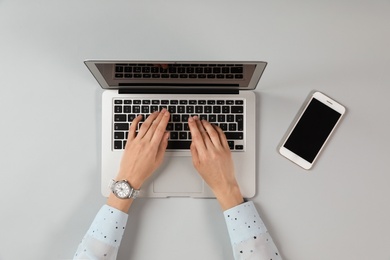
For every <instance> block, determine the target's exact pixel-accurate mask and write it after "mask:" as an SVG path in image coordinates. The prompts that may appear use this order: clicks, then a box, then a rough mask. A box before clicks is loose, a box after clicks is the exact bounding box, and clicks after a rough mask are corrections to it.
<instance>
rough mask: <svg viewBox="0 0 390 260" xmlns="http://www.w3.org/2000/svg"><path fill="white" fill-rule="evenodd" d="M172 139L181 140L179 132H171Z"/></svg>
mask: <svg viewBox="0 0 390 260" xmlns="http://www.w3.org/2000/svg"><path fill="white" fill-rule="evenodd" d="M170 139H172V140H175V139H179V134H178V133H177V132H171V133H170ZM168 144H169V141H168Z"/></svg>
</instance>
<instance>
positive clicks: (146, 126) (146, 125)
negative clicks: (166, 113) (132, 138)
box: [137, 111, 158, 138]
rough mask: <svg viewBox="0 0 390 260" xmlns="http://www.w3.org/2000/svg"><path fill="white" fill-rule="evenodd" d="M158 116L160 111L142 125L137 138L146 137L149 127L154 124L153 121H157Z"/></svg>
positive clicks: (150, 116) (151, 115)
mask: <svg viewBox="0 0 390 260" xmlns="http://www.w3.org/2000/svg"><path fill="white" fill-rule="evenodd" d="M157 116H158V111H156V112H154V113H152V114H150V115H149V117H148V118H147V119H146V120H145V122H143V123H142V126H141V128H140V129H139V131H138V135H137V137H139V138H143V137H144V136H145V135H146V133H147V132H148V130H149V127H150V126H151V124H152V123H153V121H154V120H155V119H156V117H157Z"/></svg>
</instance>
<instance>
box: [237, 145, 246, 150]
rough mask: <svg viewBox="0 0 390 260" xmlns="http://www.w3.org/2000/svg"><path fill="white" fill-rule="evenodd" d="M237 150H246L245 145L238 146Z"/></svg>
mask: <svg viewBox="0 0 390 260" xmlns="http://www.w3.org/2000/svg"><path fill="white" fill-rule="evenodd" d="M235 148H236V150H244V146H243V145H236V147H235Z"/></svg>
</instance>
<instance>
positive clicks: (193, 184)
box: [153, 157, 204, 196]
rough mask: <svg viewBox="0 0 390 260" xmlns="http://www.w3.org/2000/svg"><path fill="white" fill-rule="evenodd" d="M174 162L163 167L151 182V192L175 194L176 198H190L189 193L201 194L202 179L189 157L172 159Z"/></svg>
mask: <svg viewBox="0 0 390 260" xmlns="http://www.w3.org/2000/svg"><path fill="white" fill-rule="evenodd" d="M172 159H173V158H172ZM174 160H175V162H174V163H167V164H165V165H163V167H162V168H163V169H161V170H162V171H161V172H159V173H158V175H157V176H156V179H155V180H154V182H153V191H154V192H156V193H177V196H187V195H188V196H191V193H201V192H203V188H204V183H203V179H202V177H200V175H199V174H198V172H197V171H196V170H195V168H194V166H193V165H192V161H191V157H174ZM187 193H188V194H187ZM172 196H175V194H172Z"/></svg>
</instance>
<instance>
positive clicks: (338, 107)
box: [279, 91, 346, 170]
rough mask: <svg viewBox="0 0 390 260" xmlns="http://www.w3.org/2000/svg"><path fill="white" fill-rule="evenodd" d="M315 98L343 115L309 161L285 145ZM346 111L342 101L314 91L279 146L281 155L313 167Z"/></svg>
mask: <svg viewBox="0 0 390 260" xmlns="http://www.w3.org/2000/svg"><path fill="white" fill-rule="evenodd" d="M313 99H316V100H318V101H320V102H321V103H323V104H324V105H326V106H327V107H329V108H331V109H333V110H335V111H337V112H339V113H340V114H341V116H340V118H339V119H338V121H337V122H336V124H335V125H334V126H333V129H332V131H331V132H330V133H329V135H328V136H327V138H326V140H325V142H324V143H323V144H322V146H321V148H320V150H319V151H318V153H317V154H316V156H315V158H314V160H313V162H308V161H306V160H305V159H303V158H302V157H300V156H299V155H298V154H296V153H294V152H292V151H291V150H289V149H287V148H286V147H284V145H285V143H286V142H287V140H288V139H289V138H290V135H291V133H292V132H293V131H294V129H295V127H296V125H297V124H298V122H299V121H300V120H301V118H302V115H304V113H305V112H306V110H307V107H308V106H309V104H310V103H311V101H312V100H313ZM345 111H346V109H345V107H344V106H343V105H341V104H340V103H338V102H337V101H335V100H333V99H331V98H330V97H328V96H326V95H325V94H323V93H321V92H318V91H316V92H314V93H313V94H312V96H311V97H310V99H309V100H308V101H307V102H306V105H305V107H304V109H303V111H302V112H301V113H300V114H299V117H298V119H297V120H295V123H294V125H293V127H292V128H291V130H290V131H289V132H288V134H287V136H286V138H284V140H283V142H282V144H281V145H280V147H279V153H280V154H281V155H283V156H284V157H286V158H287V159H289V160H291V161H292V162H294V163H296V164H297V165H299V166H301V167H302V168H303V169H305V170H309V169H311V168H312V167H313V165H314V163H315V161H316V160H317V158H318V156H319V154H320V153H321V151H322V150H323V148H324V147H325V144H326V143H327V142H328V140H329V138H330V136H331V135H332V133H333V132H334V130H335V129H336V127H337V125H338V124H339V122H340V121H341V118H342V117H343V115H344V114H345Z"/></svg>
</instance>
